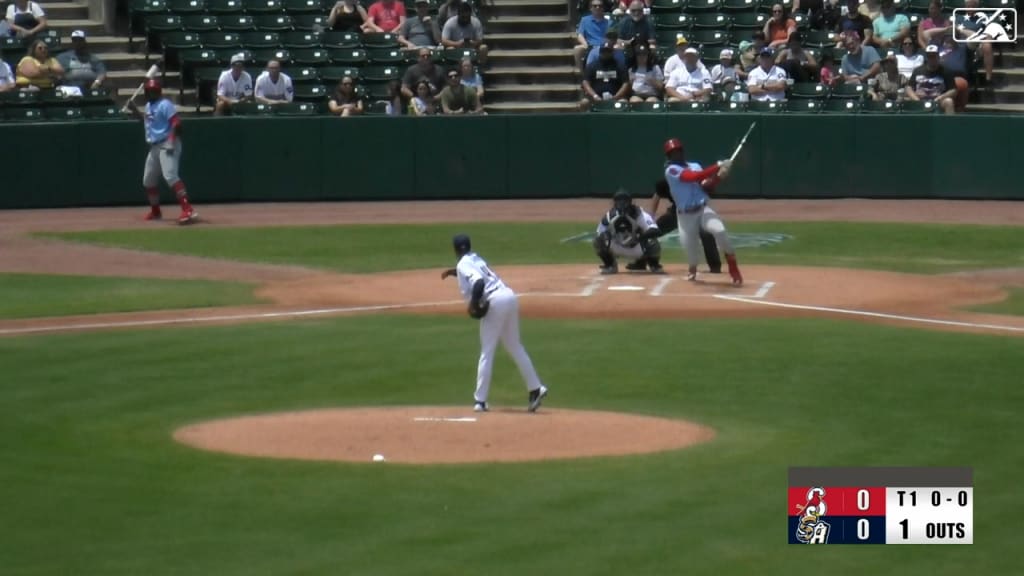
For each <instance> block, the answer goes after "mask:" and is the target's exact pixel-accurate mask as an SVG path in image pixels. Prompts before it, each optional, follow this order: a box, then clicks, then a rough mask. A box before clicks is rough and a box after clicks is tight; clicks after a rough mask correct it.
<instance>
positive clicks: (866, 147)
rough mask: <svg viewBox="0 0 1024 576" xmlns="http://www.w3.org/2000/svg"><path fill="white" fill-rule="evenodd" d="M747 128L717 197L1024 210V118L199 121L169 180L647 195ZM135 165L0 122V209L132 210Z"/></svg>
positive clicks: (261, 196)
mask: <svg viewBox="0 0 1024 576" xmlns="http://www.w3.org/2000/svg"><path fill="white" fill-rule="evenodd" d="M755 120H756V121H757V123H758V126H757V129H755V130H754V132H753V134H751V137H750V139H749V140H748V141H747V146H746V148H745V149H744V151H743V153H742V154H741V155H740V158H739V159H738V160H737V164H736V166H735V169H734V173H733V176H732V177H731V178H730V179H729V181H727V183H725V184H723V185H722V187H721V188H720V193H721V194H722V195H723V196H726V195H727V196H730V197H748V198H843V197H872V198H969V199H1024V187H1022V186H1020V185H1019V184H1018V178H1019V176H1018V173H1017V172H1016V170H1015V168H1016V167H1017V166H1019V165H1021V164H1024V154H1022V153H1021V152H1019V150H1020V148H1019V147H1018V146H1019V145H1018V143H1017V141H1016V139H1015V136H1017V135H1019V134H1022V133H1024V116H1019V117H1017V116H955V117H944V116H931V115H929V116H913V115H907V116H874V115H849V116H847V115H838V116H832V115H815V116H805V115H797V114H643V115H641V114H622V115H618V114H609V115H597V114H590V115H586V114H564V115H546V116H487V117H432V118H381V117H371V118H365V117H364V118H346V119H344V120H341V119H337V118H325V117H316V118H196V119H186V120H185V122H184V127H185V133H184V144H185V152H184V158H183V161H182V168H181V173H182V177H183V179H184V180H185V182H186V183H187V184H188V187H189V191H190V193H191V195H192V196H193V198H194V199H195V201H196V203H198V204H203V203H212V202H235V201H255V202H258V201H304V200H399V199H403V200H408V199H452V198H466V199H468V198H565V197H585V196H604V195H608V196H610V195H611V194H612V193H613V192H614V191H615V190H616V189H617V188H619V187H620V186H621V187H624V188H626V189H628V190H631V191H633V192H634V194H636V195H648V194H650V193H651V192H652V189H653V184H654V182H655V180H656V179H657V178H658V177H659V176H660V174H661V170H662V154H661V144H662V142H663V141H664V140H665V139H666V138H668V137H671V136H677V137H679V138H682V140H683V142H684V143H685V146H686V150H687V155H688V157H689V158H690V159H693V160H696V161H699V162H701V163H709V162H712V161H714V160H717V159H720V158H724V157H728V156H729V154H731V152H732V150H733V148H734V147H735V145H736V144H737V142H738V141H739V139H740V137H741V136H742V135H743V133H744V132H745V131H746V129H747V127H748V126H749V125H750V123H751V122H753V121H755ZM145 152H146V147H145V144H144V142H143V136H142V126H141V123H138V122H131V121H116V122H79V123H57V124H33V125H21V124H3V125H0V163H2V166H3V178H2V179H0V208H50V207H71V206H99V205H118V204H143V203H144V201H145V198H144V196H143V193H142V189H141V184H140V180H141V178H142V162H143V159H144V157H145Z"/></svg>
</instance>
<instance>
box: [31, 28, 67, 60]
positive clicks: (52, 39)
mask: <svg viewBox="0 0 1024 576" xmlns="http://www.w3.org/2000/svg"><path fill="white" fill-rule="evenodd" d="M36 39H38V40H42V41H43V42H45V43H46V46H47V47H48V48H49V49H50V54H51V55H53V56H56V55H57V54H60V53H61V52H63V51H64V50H65V49H66V48H65V47H64V46H62V45H61V38H60V31H59V30H54V29H52V28H51V29H50V30H44V31H43V32H40V33H39V34H37V35H36Z"/></svg>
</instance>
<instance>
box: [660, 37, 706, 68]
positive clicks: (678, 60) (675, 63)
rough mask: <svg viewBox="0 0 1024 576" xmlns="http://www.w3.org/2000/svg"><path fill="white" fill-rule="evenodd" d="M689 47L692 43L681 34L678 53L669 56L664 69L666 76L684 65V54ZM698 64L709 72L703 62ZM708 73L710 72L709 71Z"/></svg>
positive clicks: (677, 48)
mask: <svg viewBox="0 0 1024 576" xmlns="http://www.w3.org/2000/svg"><path fill="white" fill-rule="evenodd" d="M689 47H690V43H689V42H688V41H687V40H686V38H684V37H682V36H680V37H679V38H677V39H676V53H675V54H673V55H671V56H669V58H668V60H666V61H665V68H664V70H663V71H664V73H665V78H668V77H669V76H671V75H672V72H675V70H676V68H682V67H683V60H684V58H683V56H685V55H686V49H687V48H689ZM698 64H699V65H700V67H701V68H703V69H704V71H705V72H707V66H704V63H703V62H698ZM708 74H710V72H708Z"/></svg>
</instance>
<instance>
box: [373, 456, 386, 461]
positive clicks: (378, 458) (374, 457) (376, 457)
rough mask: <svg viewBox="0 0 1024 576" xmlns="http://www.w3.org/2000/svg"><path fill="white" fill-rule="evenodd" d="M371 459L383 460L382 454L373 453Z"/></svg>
mask: <svg viewBox="0 0 1024 576" xmlns="http://www.w3.org/2000/svg"><path fill="white" fill-rule="evenodd" d="M373 461H374V462H383V461H384V455H383V454H374V455H373Z"/></svg>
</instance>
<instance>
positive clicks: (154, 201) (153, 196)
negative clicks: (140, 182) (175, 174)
mask: <svg viewBox="0 0 1024 576" xmlns="http://www.w3.org/2000/svg"><path fill="white" fill-rule="evenodd" d="M146 196H147V197H148V198H149V205H150V206H151V207H152V208H153V211H154V212H156V211H157V210H159V209H160V189H159V188H157V187H156V186H151V187H149V188H146Z"/></svg>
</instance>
